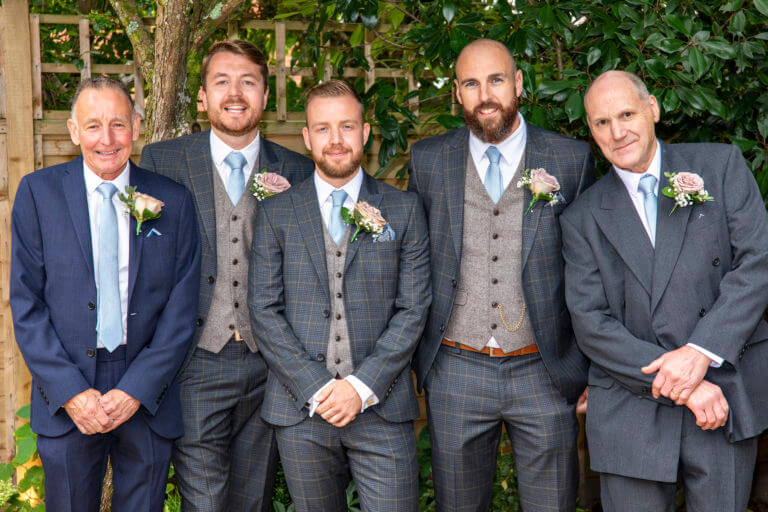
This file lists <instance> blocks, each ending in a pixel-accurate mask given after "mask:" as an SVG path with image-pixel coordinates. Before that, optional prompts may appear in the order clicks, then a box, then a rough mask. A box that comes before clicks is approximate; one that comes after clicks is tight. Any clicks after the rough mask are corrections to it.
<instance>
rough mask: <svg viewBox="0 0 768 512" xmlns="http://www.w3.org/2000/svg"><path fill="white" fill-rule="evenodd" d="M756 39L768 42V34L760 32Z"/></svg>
mask: <svg viewBox="0 0 768 512" xmlns="http://www.w3.org/2000/svg"><path fill="white" fill-rule="evenodd" d="M755 39H762V40H763V41H768V32H760V33H759V34H755Z"/></svg>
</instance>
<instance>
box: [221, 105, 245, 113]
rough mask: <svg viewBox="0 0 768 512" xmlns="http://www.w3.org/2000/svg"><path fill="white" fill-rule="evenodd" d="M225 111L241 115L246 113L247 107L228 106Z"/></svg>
mask: <svg viewBox="0 0 768 512" xmlns="http://www.w3.org/2000/svg"><path fill="white" fill-rule="evenodd" d="M224 110H226V111H227V112H229V113H231V114H241V113H243V112H245V107H244V106H243V105H227V106H226V107H224Z"/></svg>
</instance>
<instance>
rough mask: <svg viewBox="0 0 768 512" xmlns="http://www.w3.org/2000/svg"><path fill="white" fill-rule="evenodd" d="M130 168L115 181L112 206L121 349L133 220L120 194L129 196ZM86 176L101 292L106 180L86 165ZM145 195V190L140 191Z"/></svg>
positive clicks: (98, 343)
mask: <svg viewBox="0 0 768 512" xmlns="http://www.w3.org/2000/svg"><path fill="white" fill-rule="evenodd" d="M130 173H131V169H130V164H126V165H125V169H123V172H121V173H120V175H119V176H118V177H117V178H115V179H114V180H112V181H111V182H110V183H112V184H113V185H114V186H115V187H116V188H117V192H115V195H113V196H112V204H114V205H115V212H116V213H117V266H118V271H117V275H118V288H119V290H120V312H121V313H122V319H123V340H122V341H121V342H120V344H121V345H125V343H126V339H127V338H126V334H127V332H128V258H129V255H130V230H131V218H130V215H129V214H128V208H127V207H126V206H125V203H123V202H122V201H120V198H119V197H118V194H125V187H126V186H127V185H129V184H130V175H131V174H130ZM83 176H84V177H85V198H86V201H87V202H88V218H89V219H90V227H91V252H92V253H93V277H94V279H95V280H96V289H97V290H98V288H99V226H100V225H101V202H102V200H103V196H102V195H101V192H99V190H98V188H99V185H101V184H102V183H104V182H105V181H106V180H103V179H101V178H99V177H98V176H97V175H96V173H94V172H93V171H91V170H90V169H89V168H88V165H86V163H85V162H83ZM139 192H141V190H139ZM96 348H104V344H103V343H102V342H101V336H99V335H98V334H97V339H96Z"/></svg>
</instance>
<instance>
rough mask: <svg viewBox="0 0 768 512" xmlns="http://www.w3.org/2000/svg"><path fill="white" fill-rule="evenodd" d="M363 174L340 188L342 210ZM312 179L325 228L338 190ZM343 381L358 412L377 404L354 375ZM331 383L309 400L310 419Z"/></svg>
mask: <svg viewBox="0 0 768 512" xmlns="http://www.w3.org/2000/svg"><path fill="white" fill-rule="evenodd" d="M364 172H365V171H363V169H362V167H360V168H358V170H357V174H355V177H354V178H352V179H351V180H349V181H348V182H347V183H345V184H344V185H343V186H342V187H341V190H343V191H344V192H346V193H347V197H346V199H344V204H343V207H344V208H347V209H350V210H351V209H352V208H354V207H355V203H357V198H358V197H359V196H360V187H361V186H362V185H363V173H364ZM313 179H314V180H315V190H316V191H317V202H318V204H319V205H320V214H321V215H322V217H323V223H324V224H325V225H326V227H327V226H328V220H329V219H330V217H331V209H332V208H333V198H332V197H331V192H333V191H334V190H339V189H337V188H336V187H334V186H333V185H331V184H330V183H328V182H327V181H325V180H324V179H323V178H321V177H320V175H319V174H318V173H317V171H315V174H314V177H313ZM344 380H346V381H347V382H349V383H350V384H351V385H352V387H353V388H355V391H356V392H357V394H358V396H359V397H360V401H361V402H362V403H363V407H362V408H361V409H360V412H363V411H365V410H366V409H367V408H368V407H370V406H372V405H376V404H377V403H379V398H378V397H377V396H376V394H375V393H374V392H373V390H372V389H371V388H369V387H368V386H366V385H365V383H363V381H361V380H360V379H358V378H357V377H355V376H354V375H347V376H346V377H344ZM333 381H334V379H331V380H329V381H328V382H327V383H326V384H325V385H324V386H323V387H321V388H320V389H318V390H317V391H315V394H314V395H312V399H311V400H310V404H309V416H310V418H311V417H312V416H313V415H314V414H315V409H317V406H318V405H320V402H318V401H317V395H318V394H319V393H320V392H321V391H322V390H324V389H325V388H326V387H328V386H329V385H330V384H331V383H332V382H333Z"/></svg>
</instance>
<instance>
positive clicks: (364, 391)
mask: <svg viewBox="0 0 768 512" xmlns="http://www.w3.org/2000/svg"><path fill="white" fill-rule="evenodd" d="M344 380H346V381H347V382H349V383H350V384H352V387H353V388H355V391H357V394H358V395H359V396H360V401H361V402H363V407H362V408H361V409H360V412H363V411H365V410H366V409H367V408H369V407H371V406H372V405H376V404H377V403H379V398H378V397H377V396H376V394H375V393H374V392H373V390H372V389H371V388H369V387H368V386H366V385H365V384H364V383H363V381H361V380H360V379H358V378H357V377H355V376H354V375H348V376H346V377H344Z"/></svg>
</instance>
